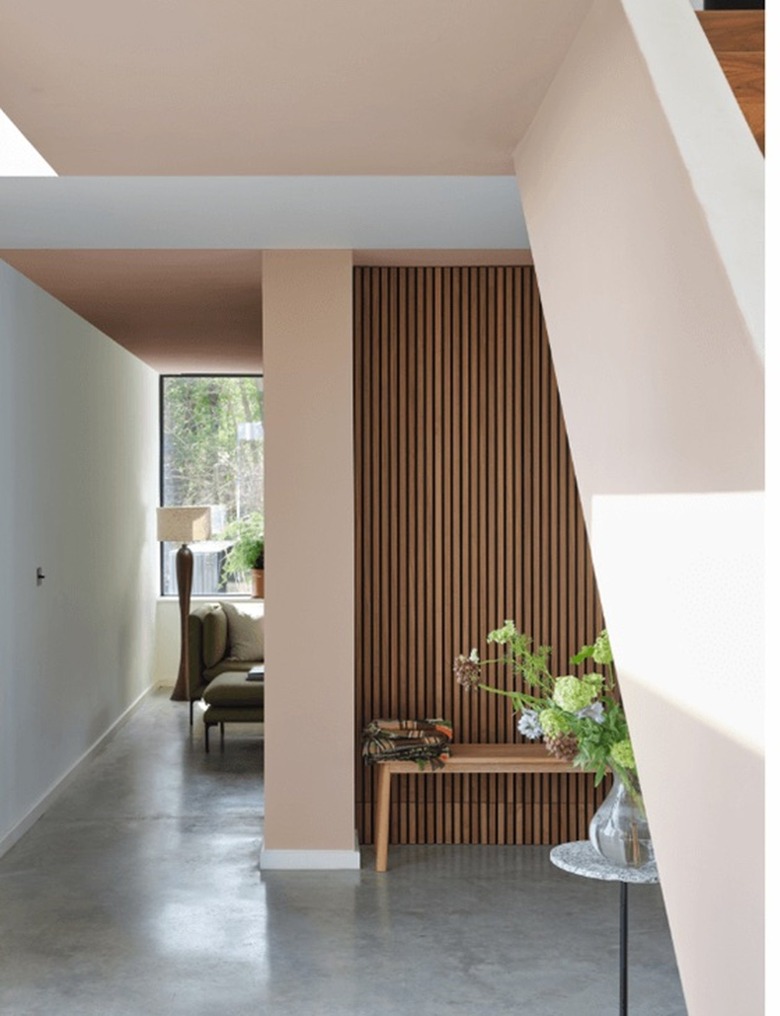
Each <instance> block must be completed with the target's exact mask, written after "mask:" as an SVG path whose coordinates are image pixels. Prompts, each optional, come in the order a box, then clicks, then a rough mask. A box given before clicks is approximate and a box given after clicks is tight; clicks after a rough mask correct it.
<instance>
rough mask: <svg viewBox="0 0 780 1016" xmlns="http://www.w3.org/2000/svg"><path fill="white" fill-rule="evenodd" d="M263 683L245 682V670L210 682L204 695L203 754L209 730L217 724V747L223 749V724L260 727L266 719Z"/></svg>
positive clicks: (207, 748) (221, 675) (228, 672)
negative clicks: (218, 741)
mask: <svg viewBox="0 0 780 1016" xmlns="http://www.w3.org/2000/svg"><path fill="white" fill-rule="evenodd" d="M264 685H265V681H264V680H263V681H248V680H247V672H246V671H245V670H227V671H225V673H224V674H219V676H218V677H215V678H214V679H213V680H211V681H209V683H208V686H207V688H206V690H205V691H204V692H203V701H204V702H205V703H206V711H205V712H204V714H203V724H204V727H205V733H206V737H205V741H206V751H208V750H209V730H210V729H211V727H213V726H215V725H216V724H217V723H218V724H219V731H220V747H222V748H224V746H225V724H226V723H262V722H263V720H264V719H265V709H264V708H263V704H264V692H265V687H264Z"/></svg>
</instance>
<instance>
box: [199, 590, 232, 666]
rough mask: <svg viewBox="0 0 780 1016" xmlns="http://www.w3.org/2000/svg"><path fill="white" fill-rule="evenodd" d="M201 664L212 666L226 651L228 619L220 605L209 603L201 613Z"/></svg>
mask: <svg viewBox="0 0 780 1016" xmlns="http://www.w3.org/2000/svg"><path fill="white" fill-rule="evenodd" d="M202 619H203V620H202V623H203V664H204V666H205V667H214V666H216V665H217V663H219V661H220V660H221V659H222V658H223V656H225V654H226V653H227V644H228V619H227V615H226V614H225V612H224V610H223V609H222V605H221V604H219V603H211V604H209V606H208V609H207V610H206V611H204V612H203V613H202Z"/></svg>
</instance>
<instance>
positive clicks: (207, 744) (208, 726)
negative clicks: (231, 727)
mask: <svg viewBox="0 0 780 1016" xmlns="http://www.w3.org/2000/svg"><path fill="white" fill-rule="evenodd" d="M210 726H211V724H210V723H204V724H203V727H204V729H205V731H206V754H207V755H208V751H209V728H210Z"/></svg>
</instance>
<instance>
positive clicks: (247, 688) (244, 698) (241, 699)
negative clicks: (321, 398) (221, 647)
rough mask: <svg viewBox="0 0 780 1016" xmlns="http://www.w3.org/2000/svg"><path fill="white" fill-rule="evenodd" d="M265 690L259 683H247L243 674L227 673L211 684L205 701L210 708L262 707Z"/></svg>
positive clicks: (216, 678) (204, 693) (206, 692)
mask: <svg viewBox="0 0 780 1016" xmlns="http://www.w3.org/2000/svg"><path fill="white" fill-rule="evenodd" d="M263 698H264V688H263V685H262V683H261V682H259V681H247V679H246V674H245V673H243V672H236V671H227V672H226V673H224V674H220V675H219V677H215V678H214V680H213V681H210V682H209V685H208V687H207V688H206V690H205V691H204V692H203V700H204V701H205V702H208V704H209V705H210V706H244V705H247V706H252V705H253V706H262V704H263Z"/></svg>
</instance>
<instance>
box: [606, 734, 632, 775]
mask: <svg viewBox="0 0 780 1016" xmlns="http://www.w3.org/2000/svg"><path fill="white" fill-rule="evenodd" d="M609 756H610V758H611V759H612V761H613V762H614V763H615V765H618V766H621V767H622V768H623V769H631V770H633V771H636V759H635V758H634V749H633V748H632V746H631V742H630V741H629V740H628V738H625V740H623V741H618V742H617V743H616V744H613V745H612V747H611V748H610V751H609Z"/></svg>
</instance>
